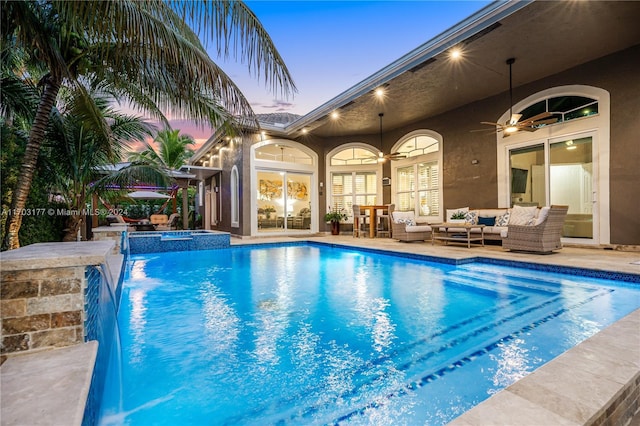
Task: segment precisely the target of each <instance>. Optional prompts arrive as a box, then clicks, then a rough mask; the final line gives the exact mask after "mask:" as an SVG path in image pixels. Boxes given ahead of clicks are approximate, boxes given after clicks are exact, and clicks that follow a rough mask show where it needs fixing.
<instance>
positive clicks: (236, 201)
mask: <svg viewBox="0 0 640 426" xmlns="http://www.w3.org/2000/svg"><path fill="white" fill-rule="evenodd" d="M239 226H240V179H239V177H238V167H237V166H233V168H232V169H231V227H233V228H237V227H239Z"/></svg>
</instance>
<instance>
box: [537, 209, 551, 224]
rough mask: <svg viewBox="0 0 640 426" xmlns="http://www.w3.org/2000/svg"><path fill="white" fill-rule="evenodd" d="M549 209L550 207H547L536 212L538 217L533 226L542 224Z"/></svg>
mask: <svg viewBox="0 0 640 426" xmlns="http://www.w3.org/2000/svg"><path fill="white" fill-rule="evenodd" d="M550 209H551V207H549V206H544V207H543V208H541V209H540V211H539V212H538V217H537V218H536V221H535V222H534V223H533V224H534V225H540V224H541V223H542V222H544V221H545V219H546V218H547V216H549V210H550Z"/></svg>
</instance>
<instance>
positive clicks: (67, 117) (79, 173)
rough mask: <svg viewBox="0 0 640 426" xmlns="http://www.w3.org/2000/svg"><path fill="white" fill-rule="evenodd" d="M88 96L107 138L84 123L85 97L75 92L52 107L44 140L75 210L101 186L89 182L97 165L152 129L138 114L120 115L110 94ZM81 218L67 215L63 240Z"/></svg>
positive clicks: (70, 238)
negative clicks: (93, 102)
mask: <svg viewBox="0 0 640 426" xmlns="http://www.w3.org/2000/svg"><path fill="white" fill-rule="evenodd" d="M91 96H92V98H93V99H94V101H95V104H96V106H97V108H98V111H99V113H100V114H101V115H102V117H103V118H104V121H105V122H107V123H108V126H109V132H108V134H109V138H108V139H104V138H103V136H104V135H103V133H102V132H100V131H97V132H96V131H95V129H94V128H92V126H91V125H90V124H91V123H90V122H89V125H87V122H86V121H85V120H84V117H83V111H84V108H85V105H84V103H83V98H84V97H83V96H82V94H81V93H80V94H79V93H77V92H72V93H70V94H69V96H65V99H64V100H65V102H64V105H63V108H64V109H63V110H62V111H59V110H57V109H54V110H53V112H52V116H51V119H50V126H49V128H48V130H47V133H46V139H45V146H46V147H47V148H49V149H50V150H51V155H50V160H51V162H52V163H53V164H54V166H55V167H56V169H57V172H58V174H57V177H58V180H57V182H56V187H57V188H59V189H63V190H64V194H65V195H66V199H67V200H68V201H69V210H70V211H72V212H78V213H81V212H82V211H83V210H84V209H85V208H86V205H87V200H88V197H89V195H90V194H91V193H93V192H94V191H100V190H101V189H102V185H93V186H91V185H90V184H91V183H93V182H96V181H98V180H99V178H100V175H99V173H98V171H99V167H100V166H102V165H104V164H109V163H110V162H111V161H110V160H111V159H112V158H114V157H120V155H121V153H122V152H123V151H124V150H125V149H127V148H129V147H130V143H131V142H134V141H142V140H143V139H144V138H145V137H147V136H149V135H150V134H151V131H152V126H150V125H149V124H147V123H145V122H144V121H143V120H142V119H141V118H140V117H136V116H131V115H125V114H121V113H119V112H117V111H115V110H114V109H113V108H112V107H110V106H109V104H110V101H111V98H110V97H108V96H106V95H104V94H102V93H95V92H91ZM83 220H84V214H71V215H69V216H68V217H67V227H66V230H65V235H64V238H63V241H75V240H76V235H77V234H78V230H79V229H80V226H81V225H82V224H83Z"/></svg>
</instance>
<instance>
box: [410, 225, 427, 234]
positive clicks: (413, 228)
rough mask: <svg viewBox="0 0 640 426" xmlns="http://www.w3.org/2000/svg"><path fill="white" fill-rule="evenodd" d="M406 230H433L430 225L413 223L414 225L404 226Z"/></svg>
mask: <svg viewBox="0 0 640 426" xmlns="http://www.w3.org/2000/svg"><path fill="white" fill-rule="evenodd" d="M404 230H405V231H407V233H409V232H431V227H430V226H429V225H413V226H406V227H405V228H404Z"/></svg>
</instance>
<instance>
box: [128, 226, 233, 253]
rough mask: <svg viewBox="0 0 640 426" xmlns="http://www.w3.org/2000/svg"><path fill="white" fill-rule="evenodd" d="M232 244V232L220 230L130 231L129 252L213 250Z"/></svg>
mask: <svg viewBox="0 0 640 426" xmlns="http://www.w3.org/2000/svg"><path fill="white" fill-rule="evenodd" d="M229 246H230V234H229V233H228V232H220V231H205V230H194V231H149V232H130V233H129V253H131V254H140V253H159V252H167V251H189V250H211V249H219V248H227V247H229Z"/></svg>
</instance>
